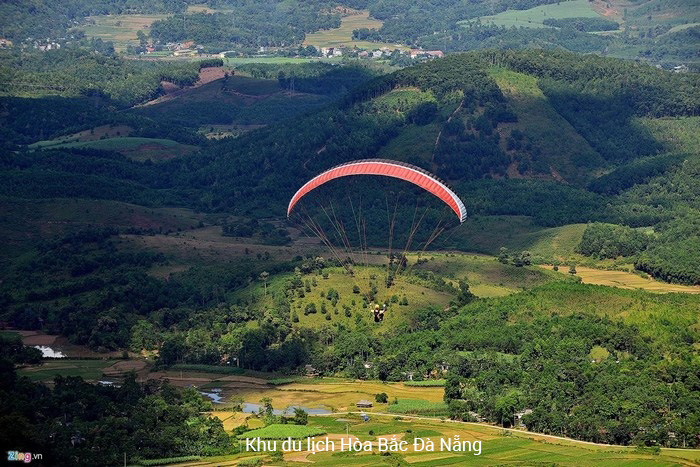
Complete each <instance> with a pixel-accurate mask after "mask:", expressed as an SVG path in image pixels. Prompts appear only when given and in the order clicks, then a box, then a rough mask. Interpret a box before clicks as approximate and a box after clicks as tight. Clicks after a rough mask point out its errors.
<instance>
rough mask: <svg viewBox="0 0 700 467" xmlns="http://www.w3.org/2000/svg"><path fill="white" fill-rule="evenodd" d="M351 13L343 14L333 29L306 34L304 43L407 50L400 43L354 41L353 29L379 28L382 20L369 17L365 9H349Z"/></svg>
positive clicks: (318, 46) (324, 45) (319, 45)
mask: <svg viewBox="0 0 700 467" xmlns="http://www.w3.org/2000/svg"><path fill="white" fill-rule="evenodd" d="M350 12H351V14H349V15H347V16H343V17H342V18H341V20H340V27H338V28H335V29H323V30H321V31H317V32H314V33H311V34H307V35H306V39H305V40H304V45H313V46H314V47H316V48H321V47H357V48H360V49H379V48H382V47H388V48H390V49H400V50H407V49H408V47H406V46H405V45H402V44H389V43H383V42H369V41H356V40H353V39H352V31H353V30H354V29H361V28H368V29H379V28H381V27H382V24H384V23H383V22H382V21H380V20H377V19H374V18H370V17H369V11H367V10H361V11H356V10H350Z"/></svg>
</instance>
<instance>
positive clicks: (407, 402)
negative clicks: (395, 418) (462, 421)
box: [388, 399, 448, 417]
mask: <svg viewBox="0 0 700 467" xmlns="http://www.w3.org/2000/svg"><path fill="white" fill-rule="evenodd" d="M388 410H389V413H396V414H411V415H426V416H431V417H441V416H447V415H448V411H447V404H445V403H444V402H428V401H425V400H420V399H399V400H398V401H397V403H396V404H389V407H388Z"/></svg>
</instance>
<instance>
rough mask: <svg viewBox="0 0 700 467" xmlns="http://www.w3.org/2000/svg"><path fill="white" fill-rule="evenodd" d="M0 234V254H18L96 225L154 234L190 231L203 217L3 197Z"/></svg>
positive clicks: (125, 206)
mask: <svg viewBox="0 0 700 467" xmlns="http://www.w3.org/2000/svg"><path fill="white" fill-rule="evenodd" d="M0 212H2V213H3V219H4V220H3V222H0V235H1V236H2V238H3V239H4V242H3V243H2V245H0V253H3V254H4V253H6V254H8V255H16V254H18V253H20V252H22V251H23V250H24V248H25V247H27V246H28V245H31V244H32V243H34V242H37V241H39V240H41V239H44V238H47V237H48V238H50V237H52V236H55V235H64V234H66V233H69V232H75V231H77V230H80V229H85V228H86V227H88V226H89V225H94V224H95V215H96V214H99V216H100V217H99V219H100V225H102V226H109V227H115V228H120V229H125V228H129V227H132V228H137V229H146V230H148V229H152V230H154V231H159V230H160V231H163V232H168V231H176V230H190V229H192V228H193V227H196V226H197V225H198V223H199V222H200V220H203V219H204V216H202V215H199V214H196V213H194V212H193V211H191V210H188V209H182V208H148V207H144V206H138V205H135V204H129V203H121V202H118V201H108V200H87V199H79V198H75V199H47V200H24V199H11V198H0Z"/></svg>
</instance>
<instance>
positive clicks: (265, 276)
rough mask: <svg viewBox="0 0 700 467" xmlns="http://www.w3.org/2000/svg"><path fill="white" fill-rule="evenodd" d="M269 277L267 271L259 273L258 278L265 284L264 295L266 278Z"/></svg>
mask: <svg viewBox="0 0 700 467" xmlns="http://www.w3.org/2000/svg"><path fill="white" fill-rule="evenodd" d="M269 277H270V273H269V272H267V271H263V272H261V273H260V280H261V281H263V284H264V285H265V295H267V279H268V278H269Z"/></svg>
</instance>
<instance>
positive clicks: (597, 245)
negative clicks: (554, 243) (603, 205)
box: [576, 223, 654, 259]
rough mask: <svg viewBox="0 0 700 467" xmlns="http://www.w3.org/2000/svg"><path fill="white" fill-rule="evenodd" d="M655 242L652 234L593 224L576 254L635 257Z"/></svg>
mask: <svg viewBox="0 0 700 467" xmlns="http://www.w3.org/2000/svg"><path fill="white" fill-rule="evenodd" d="M653 240H654V237H653V235H652V234H651V233H648V232H644V231H640V230H637V229H632V228H630V227H626V226H621V225H613V224H597V223H596V224H591V225H589V226H588V227H586V230H584V232H583V237H582V238H581V242H580V243H579V244H578V246H577V247H576V252H577V253H581V254H582V255H586V256H594V257H596V258H601V259H603V258H617V257H618V256H634V255H636V254H638V253H641V252H642V251H644V250H645V249H646V248H647V247H648V246H649V245H650V244H651V243H652V241H653Z"/></svg>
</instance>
